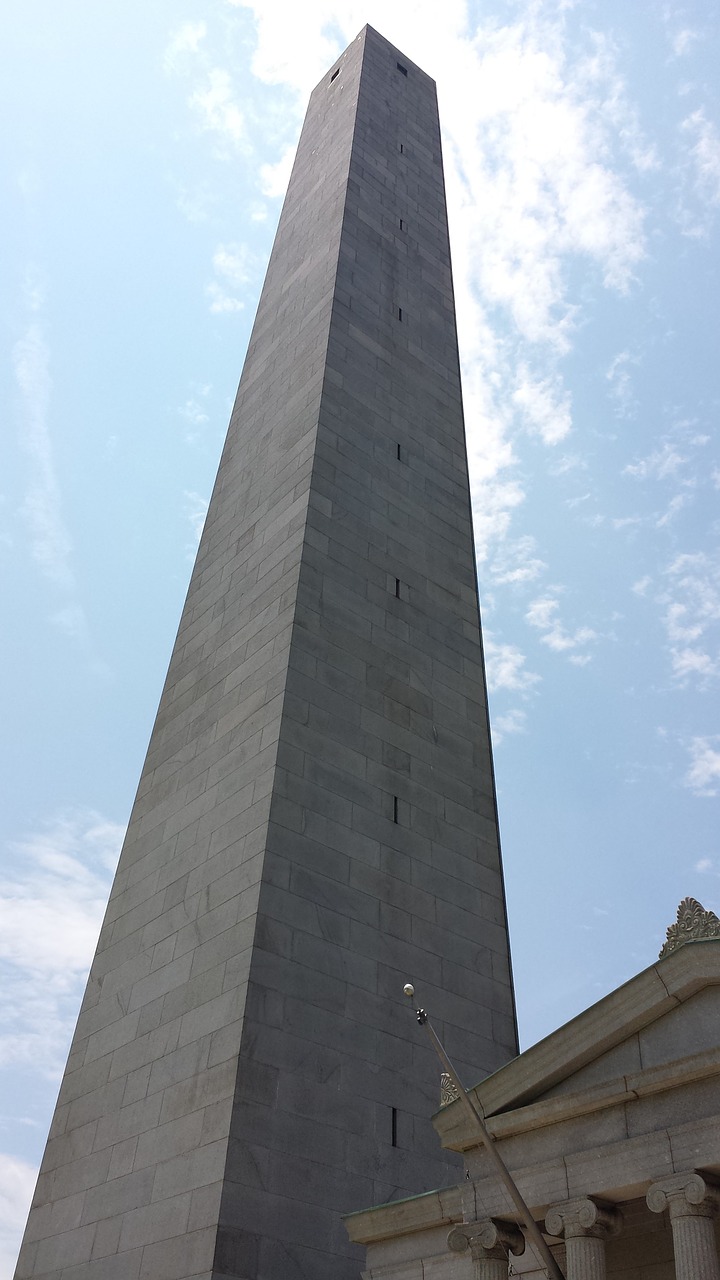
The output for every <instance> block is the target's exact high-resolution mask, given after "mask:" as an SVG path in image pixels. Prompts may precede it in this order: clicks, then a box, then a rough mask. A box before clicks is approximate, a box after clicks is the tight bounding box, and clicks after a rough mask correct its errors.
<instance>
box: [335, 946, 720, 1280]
mask: <svg viewBox="0 0 720 1280" xmlns="http://www.w3.org/2000/svg"><path fill="white" fill-rule="evenodd" d="M705 937H706V940H703V941H699V940H698V941H691V942H686V943H685V944H684V945H681V946H678V948H677V949H673V950H671V951H670V952H667V953H666V954H665V955H664V958H662V959H661V960H659V961H658V963H657V964H655V965H653V966H652V967H651V968H649V969H646V970H645V971H644V972H643V973H640V974H638V976H637V977H635V978H633V979H632V981H630V982H628V983H626V984H625V986H623V987H621V988H620V989H619V990H618V991H615V992H613V993H612V994H611V995H609V996H607V997H606V998H605V999H604V1000H601V1001H600V1002H599V1003H598V1004H597V1005H594V1006H593V1007H592V1008H591V1009H588V1010H586V1012H585V1013H583V1014H581V1015H580V1016H579V1017H577V1018H574V1019H573V1021H572V1022H570V1023H568V1024H567V1026H565V1027H561V1028H560V1029H559V1030H558V1031H556V1032H554V1033H553V1034H552V1035H550V1036H548V1037H547V1038H546V1039H545V1040H543V1041H541V1042H540V1044H537V1045H535V1046H534V1047H533V1048H532V1049H528V1050H527V1051H526V1052H525V1053H523V1054H521V1055H520V1056H519V1057H518V1058H516V1059H515V1060H514V1061H513V1062H510V1063H508V1064H507V1065H506V1066H505V1067H502V1068H501V1069H500V1070H499V1071H498V1072H496V1073H495V1075H493V1076H490V1077H489V1078H488V1079H486V1080H484V1081H483V1082H482V1083H481V1084H479V1085H478V1086H477V1087H476V1088H475V1089H474V1090H471V1093H472V1094H474V1096H475V1099H476V1101H477V1102H478V1103H479V1104H480V1106H481V1107H482V1108H483V1110H484V1112H485V1115H486V1122H487V1125H488V1128H489V1130H490V1132H491V1133H492V1135H493V1137H494V1140H495V1142H496V1143H497V1144H498V1149H499V1151H500V1154H501V1155H502V1157H503V1159H504V1160H505V1162H506V1164H507V1165H508V1167H509V1168H510V1170H511V1172H512V1174H513V1176H514V1178H515V1180H516V1183H517V1185H518V1187H519V1189H520V1192H521V1194H522V1196H523V1198H524V1200H525V1202H526V1204H527V1205H528V1206H529V1208H530V1210H531V1213H532V1216H533V1218H534V1219H535V1220H536V1222H538V1223H539V1224H540V1226H541V1227H542V1228H543V1231H544V1235H545V1238H546V1241H547V1243H548V1244H549V1245H550V1247H551V1249H552V1252H553V1253H554V1255H555V1257H556V1259H557V1262H558V1264H559V1266H560V1268H561V1270H562V1273H563V1275H564V1276H565V1277H566V1280H606V1277H607V1278H608V1280H719V1278H720V1266H719V1263H718V1243H719V1242H720V1237H719V1233H718V1222H719V1210H720V1093H719V1091H718V1085H719V1084H720V1048H718V1031H717V1028H718V1025H719V1023H720V939H715V938H712V936H711V935H709V934H707V933H706V935H705ZM434 1123H435V1127H436V1129H437V1131H438V1134H439V1136H440V1138H441V1141H442V1143H443V1145H445V1146H447V1147H450V1148H452V1149H453V1150H457V1151H462V1152H463V1155H464V1160H465V1168H466V1172H467V1176H466V1177H465V1178H464V1179H463V1180H462V1181H460V1182H459V1184H458V1185H457V1186H455V1187H448V1188H447V1189H446V1190H444V1191H439V1192H434V1193H431V1194H430V1195H420V1196H417V1197H415V1198H414V1199H412V1200H408V1201H406V1202H405V1203H404V1204H403V1205H397V1204H388V1205H384V1206H379V1207H378V1208H376V1209H372V1210H367V1211H365V1212H361V1213H357V1214H354V1215H352V1216H351V1217H349V1218H348V1219H347V1224H346V1225H347V1227H348V1231H349V1234H350V1236H351V1238H352V1239H353V1240H355V1241H356V1242H359V1243H363V1244H365V1246H366V1248H367V1269H366V1270H365V1271H364V1272H363V1276H364V1277H365V1280H501V1278H502V1277H508V1275H516V1276H527V1277H530V1276H532V1277H541V1276H544V1275H545V1271H544V1269H543V1268H542V1267H541V1266H540V1263H539V1261H538V1259H537V1257H536V1255H535V1254H534V1251H533V1248H532V1247H531V1243H530V1242H527V1243H526V1242H525V1241H523V1240H522V1239H521V1238H520V1239H519V1238H518V1237H519V1235H520V1232H519V1228H518V1215H517V1213H515V1212H514V1211H513V1205H512V1203H511V1202H510V1199H509V1196H508V1194H507V1192H506V1191H505V1190H504V1188H503V1187H502V1185H501V1184H500V1183H499V1181H498V1178H497V1176H496V1175H495V1173H494V1171H493V1168H492V1166H491V1164H490V1161H489V1157H488V1155H487V1153H486V1151H485V1149H484V1147H483V1146H482V1144H481V1142H480V1141H479V1138H478V1134H477V1132H476V1131H474V1130H473V1128H472V1127H471V1126H470V1124H469V1121H468V1120H467V1118H466V1116H465V1114H464V1112H463V1110H462V1107H461V1102H460V1100H457V1101H453V1102H451V1103H449V1105H447V1106H445V1107H443V1109H442V1110H441V1111H439V1112H438V1114H437V1115H436V1116H435V1119H434ZM513 1233H514V1234H513ZM510 1268H512V1270H510Z"/></svg>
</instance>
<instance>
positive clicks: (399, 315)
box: [398, 307, 402, 320]
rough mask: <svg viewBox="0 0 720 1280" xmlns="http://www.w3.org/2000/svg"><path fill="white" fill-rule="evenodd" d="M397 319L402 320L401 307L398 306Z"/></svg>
mask: <svg viewBox="0 0 720 1280" xmlns="http://www.w3.org/2000/svg"><path fill="white" fill-rule="evenodd" d="M398 320H402V307H398Z"/></svg>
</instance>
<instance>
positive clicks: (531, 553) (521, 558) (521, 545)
mask: <svg viewBox="0 0 720 1280" xmlns="http://www.w3.org/2000/svg"><path fill="white" fill-rule="evenodd" d="M536 549H537V548H536V543H535V539H534V538H532V537H530V536H529V535H526V536H525V537H522V538H515V539H510V538H506V539H505V540H504V541H503V542H502V543H501V544H500V545H499V547H498V548H497V552H496V554H495V556H494V557H493V561H492V563H491V564H490V566H489V576H490V578H491V580H492V582H493V583H497V584H498V585H501V584H505V583H512V584H514V585H519V584H521V583H525V582H533V581H534V580H535V578H537V577H539V576H540V574H541V573H542V572H543V570H544V569H546V568H547V565H546V564H545V562H544V561H543V560H540V559H539V557H538V556H537V555H536V554H535V552H536Z"/></svg>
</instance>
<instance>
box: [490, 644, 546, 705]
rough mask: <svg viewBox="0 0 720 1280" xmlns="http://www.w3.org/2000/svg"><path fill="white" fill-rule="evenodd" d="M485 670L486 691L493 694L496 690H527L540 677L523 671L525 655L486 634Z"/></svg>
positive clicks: (510, 645) (514, 647)
mask: <svg viewBox="0 0 720 1280" xmlns="http://www.w3.org/2000/svg"><path fill="white" fill-rule="evenodd" d="M484 647H485V670H486V675H487V682H488V689H489V690H490V691H491V692H492V693H495V692H497V690H498V689H513V690H528V689H531V688H532V687H533V685H535V684H537V683H538V681H539V679H540V677H539V676H537V675H535V674H534V673H533V672H531V671H526V670H525V662H526V658H525V654H524V653H521V652H520V650H519V649H518V648H517V647H516V646H515V645H512V644H501V643H498V642H497V641H495V640H494V639H493V638H492V636H491V635H488V634H487V633H486V635H485V640H484Z"/></svg>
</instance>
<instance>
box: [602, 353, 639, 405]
mask: <svg viewBox="0 0 720 1280" xmlns="http://www.w3.org/2000/svg"><path fill="white" fill-rule="evenodd" d="M637 363H638V360H637V358H636V357H635V356H632V355H631V354H630V352H629V351H620V352H618V354H617V355H616V356H615V358H614V360H612V361H611V363H610V366H609V368H608V370H607V372H606V374H605V377H606V379H607V381H608V383H609V384H610V398H611V400H612V401H613V402H614V405H615V412H616V414H617V416H618V417H619V418H632V417H634V416H635V413H636V411H637V401H636V399H635V395H634V392H633V384H632V375H631V373H630V366H632V365H636V364H637Z"/></svg>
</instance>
